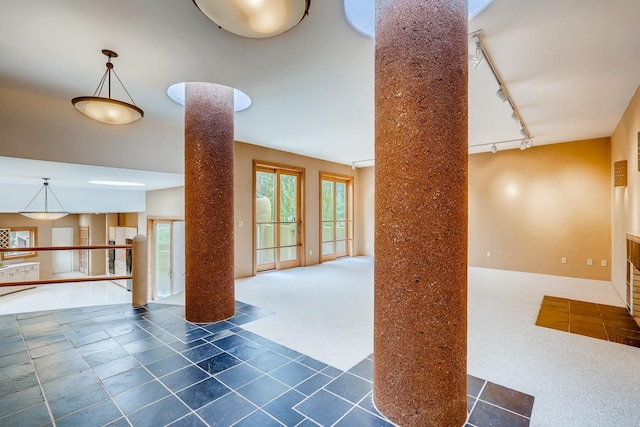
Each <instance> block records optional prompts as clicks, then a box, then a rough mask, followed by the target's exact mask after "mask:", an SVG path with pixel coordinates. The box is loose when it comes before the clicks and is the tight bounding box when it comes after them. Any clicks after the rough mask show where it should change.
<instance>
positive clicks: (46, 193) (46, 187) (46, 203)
mask: <svg viewBox="0 0 640 427" xmlns="http://www.w3.org/2000/svg"><path fill="white" fill-rule="evenodd" d="M42 179H44V184H43V186H42V188H41V189H40V190H38V192H37V193H36V195H35V196H33V199H31V201H30V202H29V203H28V204H27V206H25V208H24V209H23V211H25V212H26V211H28V210H29V206H31V203H33V201H34V200H35V199H36V198H37V197H38V195H39V194H40V193H42V190H44V211H45V212H49V209H48V208H49V197H48V196H49V191H51V195H52V196H53V198H54V199H56V202H58V205H60V208H61V209H62V210H63V211H64V206H62V203H60V200H58V198H57V197H56V194H55V193H54V192H53V190H51V189H50V188H49V178H42Z"/></svg>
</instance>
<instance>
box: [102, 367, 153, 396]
mask: <svg viewBox="0 0 640 427" xmlns="http://www.w3.org/2000/svg"><path fill="white" fill-rule="evenodd" d="M151 380H153V375H151V374H150V373H149V372H147V370H146V369H144V368H137V369H131V370H129V371H126V372H123V373H121V374H118V375H115V376H113V377H110V378H107V379H106V380H103V381H102V383H103V384H104V386H105V387H106V389H107V390H108V391H109V393H111V394H112V395H115V394H118V393H122V392H123V391H126V390H130V389H132V388H134V387H137V386H139V385H142V384H144V383H146V382H149V381H151Z"/></svg>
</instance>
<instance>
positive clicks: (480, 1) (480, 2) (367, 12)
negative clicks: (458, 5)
mask: <svg viewBox="0 0 640 427" xmlns="http://www.w3.org/2000/svg"><path fill="white" fill-rule="evenodd" d="M491 2H493V0H469V20H471V18H473V17H475V16H477V15H478V14H479V13H480V12H482V11H483V10H484V9H485V8H486V7H487V6H489V4H491ZM375 3H376V2H375V0H344V14H345V16H346V17H347V21H348V22H349V24H351V26H352V27H353V29H355V30H356V31H357V32H359V33H360V34H362V35H364V36H366V37H369V38H370V39H372V38H373V35H374V34H375V32H376V29H375V27H376V17H375V9H376V7H375Z"/></svg>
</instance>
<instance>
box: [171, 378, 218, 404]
mask: <svg viewBox="0 0 640 427" xmlns="http://www.w3.org/2000/svg"><path fill="white" fill-rule="evenodd" d="M230 392H231V389H229V388H228V387H226V386H225V385H224V384H222V383H221V382H220V381H218V380H216V379H215V378H208V379H206V380H204V381H202V382H199V383H197V384H194V385H192V386H191V387H188V388H185V389H184V390H182V391H180V392H178V393H176V395H177V396H178V397H179V398H180V400H182V401H183V402H184V403H186V404H187V406H189V407H190V408H191V409H193V410H194V411H195V410H197V409H199V408H201V407H203V406H204V405H206V404H208V403H210V402H212V401H214V400H216V399H218V398H219V397H222V396H224V395H225V394H227V393H230Z"/></svg>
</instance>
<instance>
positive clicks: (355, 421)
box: [335, 406, 394, 427]
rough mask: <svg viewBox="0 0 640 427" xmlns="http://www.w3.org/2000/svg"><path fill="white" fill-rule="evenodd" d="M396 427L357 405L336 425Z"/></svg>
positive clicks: (336, 426)
mask: <svg viewBox="0 0 640 427" xmlns="http://www.w3.org/2000/svg"><path fill="white" fill-rule="evenodd" d="M353 426H361V427H394V425H393V424H391V423H390V422H389V421H386V420H383V419H382V418H378V417H376V416H375V415H373V414H370V413H369V412H367V411H365V410H363V409H360V408H358V407H357V406H356V407H355V408H353V409H352V410H351V411H349V412H348V413H347V415H345V416H344V418H342V419H341V420H340V421H338V422H337V423H336V424H335V427H353Z"/></svg>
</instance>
